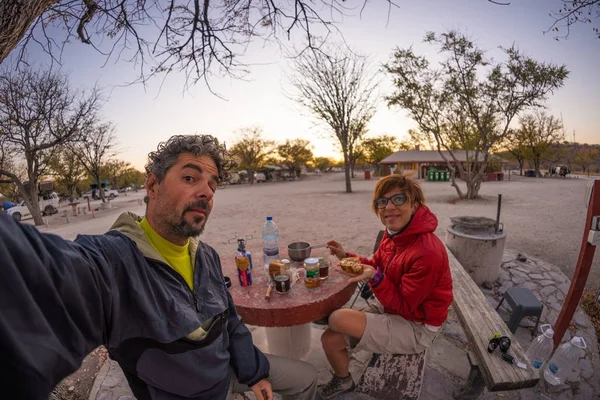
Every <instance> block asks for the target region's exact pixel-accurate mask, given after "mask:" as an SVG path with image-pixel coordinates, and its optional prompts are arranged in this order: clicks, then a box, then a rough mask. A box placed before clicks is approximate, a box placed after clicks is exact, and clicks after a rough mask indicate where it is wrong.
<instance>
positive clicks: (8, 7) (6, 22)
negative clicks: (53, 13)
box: [0, 0, 58, 63]
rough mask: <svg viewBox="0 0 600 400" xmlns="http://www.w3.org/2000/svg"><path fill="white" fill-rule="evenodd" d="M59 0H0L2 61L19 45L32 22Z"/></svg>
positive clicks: (0, 47)
mask: <svg viewBox="0 0 600 400" xmlns="http://www.w3.org/2000/svg"><path fill="white" fill-rule="evenodd" d="M57 2H58V1H57V0H5V1H0V63H2V61H3V60H4V59H5V58H6V57H7V56H8V54H9V53H10V52H11V51H12V50H13V49H14V48H15V47H16V46H17V44H18V43H19V41H20V40H21V39H22V38H23V36H24V35H25V33H27V30H28V29H29V27H30V26H31V24H32V23H33V22H34V21H35V20H36V18H38V17H39V16H40V15H42V14H43V13H44V11H46V10H47V9H48V8H49V7H50V6H51V5H52V4H54V3H57Z"/></svg>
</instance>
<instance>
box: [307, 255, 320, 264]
mask: <svg viewBox="0 0 600 400" xmlns="http://www.w3.org/2000/svg"><path fill="white" fill-rule="evenodd" d="M304 263H305V264H310V265H313V264H318V263H319V259H318V258H314V257H311V258H307V259H305V260H304Z"/></svg>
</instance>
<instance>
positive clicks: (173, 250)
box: [139, 217, 194, 289]
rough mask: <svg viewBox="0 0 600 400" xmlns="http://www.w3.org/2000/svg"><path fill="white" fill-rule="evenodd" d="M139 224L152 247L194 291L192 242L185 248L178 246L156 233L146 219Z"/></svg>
mask: <svg viewBox="0 0 600 400" xmlns="http://www.w3.org/2000/svg"><path fill="white" fill-rule="evenodd" d="M139 224H140V228H142V230H143V231H144V233H145V234H146V237H148V240H149V241H150V244H151V245H152V247H154V249H155V250H156V251H158V252H159V253H160V255H161V256H163V257H164V259H165V260H167V262H168V263H169V265H170V266H171V267H173V269H174V270H175V271H177V272H178V273H179V275H181V276H182V277H183V279H185V281H186V283H187V284H188V286H189V287H190V289H193V288H194V267H193V266H192V258H191V257H190V241H189V240H188V242H187V243H186V244H185V246H178V245H176V244H173V243H171V242H169V241H168V240H166V239H165V238H163V237H162V236H160V235H159V234H158V233H156V231H155V230H154V229H152V227H151V226H150V224H149V223H148V220H147V219H146V218H145V217H144V219H142V220H141V221H140V223H139Z"/></svg>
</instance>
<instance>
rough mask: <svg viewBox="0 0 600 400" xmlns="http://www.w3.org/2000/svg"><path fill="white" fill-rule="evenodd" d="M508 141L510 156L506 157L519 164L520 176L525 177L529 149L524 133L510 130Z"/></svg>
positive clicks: (507, 148) (507, 146)
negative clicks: (524, 168)
mask: <svg viewBox="0 0 600 400" xmlns="http://www.w3.org/2000/svg"><path fill="white" fill-rule="evenodd" d="M506 139H507V140H506V142H507V144H506V150H507V151H508V154H506V155H505V157H506V156H507V158H509V159H513V160H515V161H516V162H517V163H518V164H519V175H520V176H523V165H524V164H525V159H526V158H527V147H526V145H525V141H524V139H523V136H522V131H521V130H510V131H509V133H508V135H507V137H506Z"/></svg>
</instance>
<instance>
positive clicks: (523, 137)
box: [515, 111, 564, 176]
mask: <svg viewBox="0 0 600 400" xmlns="http://www.w3.org/2000/svg"><path fill="white" fill-rule="evenodd" d="M519 123H520V125H521V126H520V128H519V129H518V130H517V133H516V135H515V138H516V140H517V142H520V143H522V145H523V146H524V150H525V152H524V155H525V156H527V157H528V158H529V159H530V160H531V165H532V166H533V168H534V169H535V172H536V175H537V176H539V175H540V163H541V161H542V160H543V158H544V157H545V156H546V154H547V153H548V151H549V149H550V146H551V145H552V144H553V143H557V142H559V141H560V140H561V139H563V138H564V134H563V125H562V123H561V122H560V120H559V119H558V118H555V117H553V116H552V115H548V114H546V113H545V112H543V111H540V112H538V113H536V114H528V115H525V116H523V117H521V118H520V119H519Z"/></svg>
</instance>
